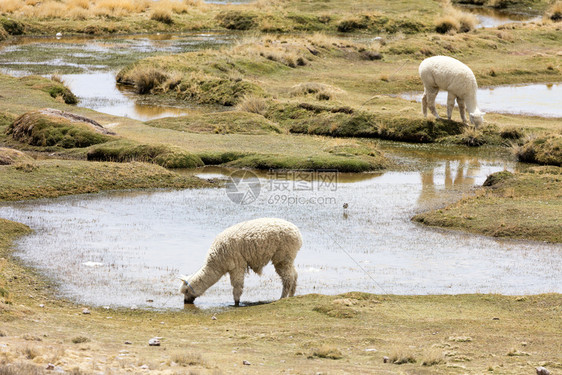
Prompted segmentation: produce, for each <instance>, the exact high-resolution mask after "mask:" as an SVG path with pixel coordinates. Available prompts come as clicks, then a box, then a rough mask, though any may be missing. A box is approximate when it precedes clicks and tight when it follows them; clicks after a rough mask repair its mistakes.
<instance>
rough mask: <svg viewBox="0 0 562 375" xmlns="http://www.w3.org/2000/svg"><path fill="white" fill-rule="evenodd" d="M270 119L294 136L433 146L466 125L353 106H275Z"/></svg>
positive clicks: (300, 104)
mask: <svg viewBox="0 0 562 375" xmlns="http://www.w3.org/2000/svg"><path fill="white" fill-rule="evenodd" d="M266 117H267V118H269V119H271V120H273V121H277V122H279V123H280V124H282V125H283V126H285V127H288V128H289V130H290V131H291V132H292V133H302V134H315V135H326V136H331V137H364V138H381V139H388V140H394V141H405V142H416V143H429V142H435V141H436V140H438V139H439V138H443V137H446V136H449V135H456V134H460V133H461V132H462V130H463V127H464V125H463V124H462V123H458V122H455V121H448V120H436V121H428V120H426V119H423V118H421V117H420V118H409V117H402V116H394V115H382V114H375V113H370V112H367V111H356V110H354V109H352V108H350V107H336V106H323V105H316V104H310V103H292V104H279V105H277V106H272V107H271V109H270V111H269V112H268V113H267V114H266Z"/></svg>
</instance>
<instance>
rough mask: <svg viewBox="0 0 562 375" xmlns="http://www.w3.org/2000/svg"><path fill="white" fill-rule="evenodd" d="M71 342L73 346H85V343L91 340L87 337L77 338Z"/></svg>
mask: <svg viewBox="0 0 562 375" xmlns="http://www.w3.org/2000/svg"><path fill="white" fill-rule="evenodd" d="M70 341H72V343H73V344H83V343H85V342H90V341H91V340H90V339H89V338H88V337H86V336H76V337H73V338H72V340H70Z"/></svg>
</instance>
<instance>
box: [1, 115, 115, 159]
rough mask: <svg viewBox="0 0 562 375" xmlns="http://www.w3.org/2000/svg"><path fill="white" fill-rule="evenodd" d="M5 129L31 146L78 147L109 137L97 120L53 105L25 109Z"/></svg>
mask: <svg viewBox="0 0 562 375" xmlns="http://www.w3.org/2000/svg"><path fill="white" fill-rule="evenodd" d="M6 133H7V134H8V135H11V136H12V138H13V139H14V140H17V141H19V142H23V143H26V144H29V145H32V146H39V147H55V148H56V147H59V148H66V149H68V148H82V147H88V146H91V145H95V144H99V143H104V142H107V141H109V140H111V139H112V137H111V136H110V135H109V134H110V132H108V131H106V130H105V129H104V128H103V127H102V126H101V125H100V124H98V123H97V122H95V121H93V120H90V119H87V118H85V117H82V116H78V115H74V114H72V113H68V112H63V111H59V110H54V109H42V110H38V111H33V112H28V113H25V114H23V115H21V116H20V117H18V118H17V119H16V120H15V121H14V122H13V123H12V124H11V125H10V126H8V128H7V130H6Z"/></svg>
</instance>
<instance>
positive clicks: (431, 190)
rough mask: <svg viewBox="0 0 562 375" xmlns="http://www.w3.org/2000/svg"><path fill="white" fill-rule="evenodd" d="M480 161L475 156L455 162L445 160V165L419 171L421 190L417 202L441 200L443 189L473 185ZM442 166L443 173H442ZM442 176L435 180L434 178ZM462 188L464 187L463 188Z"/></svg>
mask: <svg viewBox="0 0 562 375" xmlns="http://www.w3.org/2000/svg"><path fill="white" fill-rule="evenodd" d="M480 167H481V165H480V162H479V161H478V159H475V158H471V159H468V158H462V159H459V160H458V161H457V162H455V161H453V162H451V161H446V162H445V165H440V166H439V167H434V168H428V169H426V170H425V171H422V172H420V176H421V183H422V190H421V193H420V196H419V198H418V202H417V203H418V204H419V205H423V204H427V203H430V202H432V201H435V200H442V199H443V196H442V194H441V193H443V191H450V192H454V191H458V190H460V189H459V188H463V187H467V186H473V185H474V184H475V180H474V176H477V175H478V173H479V171H480ZM442 168H444V169H445V170H444V173H442V171H441V170H442ZM436 178H437V179H440V178H443V182H442V184H441V183H440V181H437V183H436V182H435V179H436ZM442 185H444V188H443V186H442ZM463 190H464V189H463Z"/></svg>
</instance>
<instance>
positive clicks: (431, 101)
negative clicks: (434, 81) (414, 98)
mask: <svg viewBox="0 0 562 375" xmlns="http://www.w3.org/2000/svg"><path fill="white" fill-rule="evenodd" d="M438 93H439V89H437V90H435V91H428V92H427V105H428V107H429V110H430V111H431V113H432V114H433V116H435V118H440V117H439V114H438V113H437V109H435V98H436V97H437V94H438Z"/></svg>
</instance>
